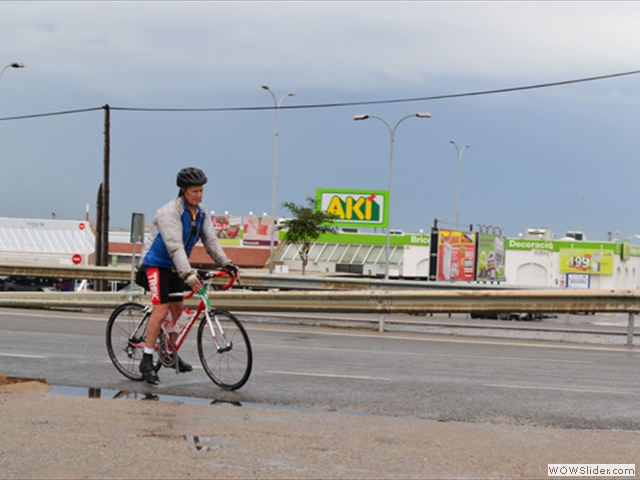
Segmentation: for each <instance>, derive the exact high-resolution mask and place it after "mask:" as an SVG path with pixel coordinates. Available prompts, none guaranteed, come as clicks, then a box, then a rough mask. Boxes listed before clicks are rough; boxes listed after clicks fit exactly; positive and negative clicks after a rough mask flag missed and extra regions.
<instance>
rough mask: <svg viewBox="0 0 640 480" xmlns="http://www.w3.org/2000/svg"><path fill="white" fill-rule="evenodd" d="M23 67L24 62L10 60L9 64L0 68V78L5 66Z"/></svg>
mask: <svg viewBox="0 0 640 480" xmlns="http://www.w3.org/2000/svg"><path fill="white" fill-rule="evenodd" d="M9 67H11V68H24V63H22V62H11V63H10V64H9V65H6V66H5V67H4V68H3V69H2V70H0V78H2V74H3V73H4V71H5V70H6V69H7V68H9Z"/></svg>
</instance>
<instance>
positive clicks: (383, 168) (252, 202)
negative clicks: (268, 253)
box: [0, 1, 640, 240]
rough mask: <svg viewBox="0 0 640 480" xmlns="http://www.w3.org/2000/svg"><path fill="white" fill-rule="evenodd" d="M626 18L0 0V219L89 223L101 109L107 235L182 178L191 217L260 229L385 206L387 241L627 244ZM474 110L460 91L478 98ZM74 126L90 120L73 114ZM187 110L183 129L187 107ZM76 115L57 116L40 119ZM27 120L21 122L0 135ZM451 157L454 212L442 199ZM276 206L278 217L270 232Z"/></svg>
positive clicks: (632, 21) (637, 169) (411, 8)
mask: <svg viewBox="0 0 640 480" xmlns="http://www.w3.org/2000/svg"><path fill="white" fill-rule="evenodd" d="M638 25H640V3H639V2H615V1H608V2H453V1H447V2H435V1H430V2H402V1H394V2H379V1H376V2H366V1H360V2H325V1H323V2H312V1H304V2H289V1H287V2H266V1H260V2H242V1H234V2H206V1H198V2H189V1H180V2H177V1H175V2H152V1H144V2H133V1H128V2H107V1H102V2H92V1H91V2H56V1H46V2H35V1H27V2H13V1H3V2H0V46H1V47H0V51H1V55H0V68H2V66H3V65H7V64H9V63H10V62H12V61H21V62H24V64H25V68H23V69H13V68H8V69H6V70H5V71H4V73H3V74H2V76H1V77H0V142H1V145H2V150H1V152H2V153H1V154H0V155H1V156H0V159H1V160H0V161H1V165H2V166H1V174H0V216H4V217H26V218H51V216H52V214H53V213H55V215H56V217H57V218H63V219H83V218H84V217H85V210H86V205H87V204H89V206H90V213H91V217H92V219H95V203H96V196H97V192H98V187H99V185H100V183H101V181H102V175H103V167H102V166H103V148H104V144H103V138H104V137H103V133H104V109H103V108H101V107H103V106H104V105H107V104H108V105H109V106H110V107H111V108H112V110H111V130H110V134H111V177H110V178H111V180H110V181H111V224H112V225H114V226H123V227H127V226H128V225H129V224H130V221H131V213H132V212H140V213H144V214H145V215H146V216H147V217H148V218H151V217H152V216H153V213H154V212H155V210H156V209H157V208H158V207H159V206H160V205H162V204H164V203H166V202H167V201H168V200H170V199H171V198H172V197H174V196H175V194H176V187H175V174H176V172H177V170H179V169H180V168H182V167H184V166H198V167H201V168H203V169H204V170H205V171H206V172H207V174H208V175H209V177H210V183H209V184H208V185H207V189H206V190H205V204H206V206H207V207H208V208H209V210H214V211H216V213H218V212H220V213H222V212H224V211H228V212H229V213H231V214H234V215H246V214H248V213H249V212H253V213H256V214H262V213H263V212H267V213H269V212H270V211H271V195H272V182H273V167H274V138H275V135H274V133H275V118H276V115H275V110H274V109H273V107H274V100H273V98H272V97H271V95H270V94H269V92H267V91H265V90H263V89H262V88H261V85H263V84H266V85H269V86H270V87H271V89H272V91H273V92H274V93H275V95H276V98H277V100H280V98H282V97H283V96H284V95H286V94H287V93H288V92H295V94H296V95H295V96H294V97H285V98H284V99H283V101H282V108H281V109H280V115H279V132H280V135H279V142H278V147H279V148H278V170H277V198H278V204H280V203H282V202H284V201H291V202H295V203H299V204H300V203H303V202H304V201H305V199H306V197H307V196H309V195H315V191H316V189H317V188H336V189H360V190H368V189H376V190H386V189H387V188H388V185H389V164H390V162H389V160H390V155H389V153H390V151H389V150H390V134H389V130H387V128H386V127H385V125H384V124H383V123H382V122H381V121H379V120H377V119H369V120H366V121H358V122H356V121H354V119H353V118H354V115H357V114H363V113H367V114H370V115H376V116H379V117H382V118H384V119H385V120H386V121H387V122H388V123H389V124H390V125H391V126H394V125H395V124H396V122H398V121H399V120H400V119H401V118H403V117H405V116H406V115H410V114H413V113H416V112H429V113H431V115H432V117H431V118H429V119H419V118H409V119H407V120H406V121H403V122H402V124H401V125H399V126H398V129H397V130H396V133H395V137H394V138H395V142H394V145H395V149H394V163H393V183H392V185H393V189H392V192H393V193H392V197H391V204H392V205H391V212H392V228H396V229H402V230H404V231H406V232H418V231H419V230H420V229H423V230H425V231H428V229H429V228H430V227H431V226H432V225H433V223H434V220H435V219H438V222H439V225H440V226H441V227H444V228H447V227H448V228H452V227H454V226H455V220H456V205H458V209H457V210H458V216H459V223H460V225H473V227H474V229H477V228H478V226H479V225H490V226H496V227H502V228H503V229H504V233H505V234H506V235H508V236H517V235H518V234H519V233H521V232H524V231H525V229H526V228H527V227H533V226H536V227H548V228H551V229H552V230H553V231H554V232H555V234H556V236H562V235H563V234H564V232H566V231H567V230H584V231H585V232H586V233H587V236H588V237H589V238H590V239H596V240H605V239H607V237H608V232H613V234H615V232H616V231H618V232H619V234H618V236H619V237H620V238H623V237H625V236H632V235H635V234H640V224H639V219H638V215H637V212H636V208H635V206H636V204H637V202H638V197H639V196H640V195H639V191H638V190H639V189H638V179H639V173H640V164H639V162H638V156H639V155H640V134H639V133H638V129H639V127H640V73H634V74H629V75H622V76H616V77H610V78H602V79H599V80H593V81H586V82H574V83H566V84H561V85H555V86H548V87H546V88H527V89H523V90H511V89H514V88H516V87H530V86H535V85H544V84H553V83H559V82H569V81H572V80H582V79H589V78H594V77H603V76H608V75H613V74H618V73H630V72H636V71H640V28H638ZM503 89H508V90H510V91H506V92H501V93H487V94H478V95H460V94H467V93H473V94H475V93H481V92H496V91H499V90H503ZM85 110H87V111H85ZM187 110H191V111H187ZM59 112H74V113H66V114H64V115H44V116H42V114H53V113H59ZM16 117H29V118H16ZM451 140H455V141H456V143H457V144H458V145H459V146H460V147H462V146H464V145H466V144H469V145H470V148H468V149H465V150H464V153H463V155H462V161H461V169H460V176H459V179H460V190H459V192H460V197H459V202H457V201H456V192H457V187H456V186H457V180H458V154H457V152H456V149H455V147H454V145H452V144H451V143H450V141H451ZM286 213H287V212H286V210H283V209H282V208H281V207H280V206H279V207H278V214H279V215H286Z"/></svg>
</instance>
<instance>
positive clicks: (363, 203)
mask: <svg viewBox="0 0 640 480" xmlns="http://www.w3.org/2000/svg"><path fill="white" fill-rule="evenodd" d="M316 199H317V203H318V206H319V208H320V209H321V210H323V211H325V212H327V213H328V214H329V215H333V216H334V217H335V220H334V222H333V223H334V225H337V226H344V227H381V228H386V227H387V211H388V203H389V194H388V192H387V191H386V190H328V189H318V190H316Z"/></svg>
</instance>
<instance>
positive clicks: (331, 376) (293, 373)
mask: <svg viewBox="0 0 640 480" xmlns="http://www.w3.org/2000/svg"><path fill="white" fill-rule="evenodd" d="M267 373H275V374H277V375H298V376H301V377H324V378H352V379H355V380H382V381H385V382H388V381H389V379H388V378H381V377H367V376H361V375H336V374H331V373H310V372H282V371H274V370H272V371H268V372H267Z"/></svg>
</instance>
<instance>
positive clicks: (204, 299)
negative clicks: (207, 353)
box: [156, 271, 236, 352]
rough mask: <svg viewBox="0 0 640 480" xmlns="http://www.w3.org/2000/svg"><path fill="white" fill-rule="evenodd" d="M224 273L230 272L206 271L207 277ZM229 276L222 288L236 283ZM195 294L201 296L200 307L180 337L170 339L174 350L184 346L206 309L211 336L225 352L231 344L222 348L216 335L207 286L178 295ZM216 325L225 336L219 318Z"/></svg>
mask: <svg viewBox="0 0 640 480" xmlns="http://www.w3.org/2000/svg"><path fill="white" fill-rule="evenodd" d="M223 275H228V273H227V272H225V271H221V272H216V273H215V274H211V273H209V272H206V277H208V278H215V277H220V276H223ZM229 277H230V278H231V281H230V282H229V283H228V284H227V285H225V286H223V287H222V290H227V289H229V288H231V286H232V285H233V284H234V283H235V281H236V279H235V278H234V277H233V276H231V275H229ZM194 295H196V296H198V297H200V303H199V304H198V307H197V308H196V311H195V313H193V314H192V315H191V318H189V323H187V324H186V325H185V326H184V328H183V329H182V330H181V331H180V333H179V334H178V338H176V341H175V342H171V339H168V342H169V344H170V345H171V347H172V348H173V350H174V351H176V352H177V351H179V350H180V347H181V346H182V344H183V343H184V341H185V339H186V338H187V335H188V334H189V331H190V330H191V327H193V325H195V323H196V321H197V320H198V319H199V318H200V315H201V314H202V312H203V311H204V315H205V318H206V319H207V324H208V326H209V332H210V333H211V338H212V340H213V342H214V343H215V345H216V347H217V348H218V351H220V352H224V351H225V350H228V349H229V348H230V345H225V346H224V347H222V348H221V347H220V344H219V343H218V338H217V337H216V330H215V328H214V326H213V321H212V320H211V316H210V315H209V310H210V309H211V301H210V300H209V295H208V293H207V287H206V286H204V285H203V287H202V289H200V291H198V292H196V291H195V290H191V292H189V293H187V294H177V295H176V296H182V298H183V299H185V300H186V299H189V298H191V297H193V296H194ZM216 326H217V327H218V330H219V331H220V333H222V336H223V337H224V330H223V329H222V325H220V322H218V321H217V320H216ZM156 348H157V347H156Z"/></svg>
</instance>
